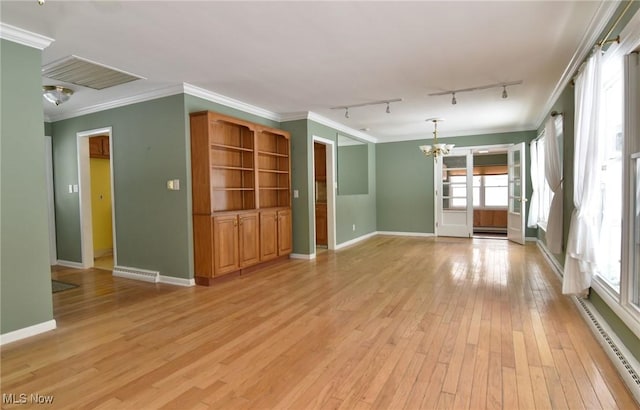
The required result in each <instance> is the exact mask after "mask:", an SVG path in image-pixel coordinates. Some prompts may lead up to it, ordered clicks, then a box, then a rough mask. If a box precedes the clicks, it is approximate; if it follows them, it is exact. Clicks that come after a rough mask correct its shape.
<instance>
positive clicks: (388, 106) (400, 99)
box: [331, 98, 402, 118]
mask: <svg viewBox="0 0 640 410" xmlns="http://www.w3.org/2000/svg"><path fill="white" fill-rule="evenodd" d="M400 101H402V98H394V99H391V100H382V101H372V102H367V103H362V104H354V105H340V106H338V107H331V109H332V110H344V117H345V118H349V108H356V107H365V106H367V105H379V104H386V105H387V108H386V110H385V112H386V113H387V114H391V103H394V102H400Z"/></svg>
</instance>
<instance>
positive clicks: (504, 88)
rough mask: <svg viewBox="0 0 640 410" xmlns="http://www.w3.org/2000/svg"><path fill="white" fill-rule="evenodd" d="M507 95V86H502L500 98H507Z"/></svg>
mask: <svg viewBox="0 0 640 410" xmlns="http://www.w3.org/2000/svg"><path fill="white" fill-rule="evenodd" d="M508 96H509V95H508V94H507V86H506V85H503V86H502V98H507V97H508Z"/></svg>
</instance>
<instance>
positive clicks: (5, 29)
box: [0, 21, 55, 50]
mask: <svg viewBox="0 0 640 410" xmlns="http://www.w3.org/2000/svg"><path fill="white" fill-rule="evenodd" d="M0 38H3V39H5V40H9V41H12V42H14V43H18V44H22V45H24V46H28V47H33V48H37V49H38V50H43V49H45V48H47V47H49V45H51V43H53V42H54V41H55V40H54V39H52V38H50V37H47V36H43V35H41V34H37V33H33V32H31V31H27V30H25V29H22V28H20V27H15V26H11V25H9V24H6V23H3V22H1V21H0Z"/></svg>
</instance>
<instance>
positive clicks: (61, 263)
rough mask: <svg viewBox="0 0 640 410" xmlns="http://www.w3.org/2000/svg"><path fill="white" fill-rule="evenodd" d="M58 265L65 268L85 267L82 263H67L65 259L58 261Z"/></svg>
mask: <svg viewBox="0 0 640 410" xmlns="http://www.w3.org/2000/svg"><path fill="white" fill-rule="evenodd" d="M56 265H58V266H64V267H65V268H75V269H84V266H82V263H80V262H72V261H65V260H63V259H58V260H57V261H56Z"/></svg>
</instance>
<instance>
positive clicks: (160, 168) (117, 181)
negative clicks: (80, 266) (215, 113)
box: [52, 95, 193, 278]
mask: <svg viewBox="0 0 640 410" xmlns="http://www.w3.org/2000/svg"><path fill="white" fill-rule="evenodd" d="M183 106H184V96H183V95H174V96H170V97H165V98H160V99H157V100H153V101H146V102H141V103H137V104H132V105H128V106H126V107H120V108H114V109H110V110H106V111H101V112H98V113H94V114H88V115H83V116H80V117H76V118H71V119H68V120H62V121H57V122H55V123H53V127H52V128H53V156H54V158H53V163H54V185H55V198H56V230H57V241H58V258H59V259H62V260H67V261H72V262H80V261H81V243H80V208H79V200H78V193H72V194H70V193H68V190H67V187H68V185H69V184H77V183H78V165H77V164H78V159H77V137H76V133H78V132H81V131H88V130H92V129H96V128H102V127H112V128H113V129H112V147H111V160H112V162H113V173H114V184H113V189H114V206H115V221H114V222H115V227H116V238H115V246H116V248H117V264H118V265H120V266H128V267H133V268H141V269H148V270H157V271H159V272H160V274H161V275H166V276H174V277H178V278H191V277H193V273H192V271H193V269H192V265H193V263H192V256H191V252H190V250H189V243H190V239H191V236H190V234H189V231H188V227H189V226H190V219H191V218H190V213H189V206H188V200H189V196H188V190H187V188H186V181H187V176H188V162H187V154H188V150H187V148H188V146H187V145H186V144H185V140H186V137H185V121H186V118H185V116H184V110H183ZM169 179H179V180H180V181H182V182H183V185H182V186H181V189H180V190H179V191H169V190H167V188H166V181H167V180H169Z"/></svg>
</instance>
